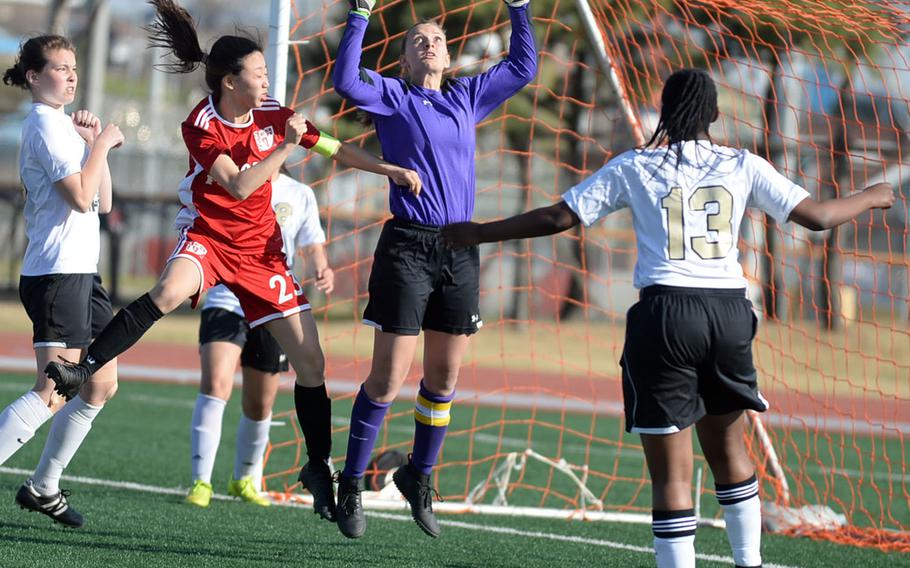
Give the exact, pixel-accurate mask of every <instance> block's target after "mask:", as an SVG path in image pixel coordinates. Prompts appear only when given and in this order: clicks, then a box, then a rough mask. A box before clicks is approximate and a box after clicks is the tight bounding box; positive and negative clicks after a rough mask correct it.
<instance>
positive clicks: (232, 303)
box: [186, 174, 335, 507]
mask: <svg viewBox="0 0 910 568" xmlns="http://www.w3.org/2000/svg"><path fill="white" fill-rule="evenodd" d="M272 208H273V209H274V211H275V216H276V217H277V219H278V224H279V225H280V226H281V235H282V238H283V240H284V254H285V257H286V258H287V264H288V268H291V267H292V266H293V264H294V257H295V253H296V252H297V251H299V253H300V256H301V257H302V258H303V260H304V262H305V263H306V264H305V265H304V268H305V269H306V268H307V267H308V266H307V265H309V266H311V267H312V272H313V273H314V275H315V284H316V288H317V289H318V290H320V291H322V292H324V293H326V294H329V293H331V292H332V289H333V288H334V282H335V277H334V272H333V271H332V269H331V267H329V265H328V260H327V259H326V254H325V247H324V243H325V232H324V231H323V229H322V225H320V223H319V206H318V204H317V203H316V196H315V195H314V194H313V190H312V189H311V188H310V187H309V186H308V185H306V184H304V183H301V182H298V181H296V180H294V179H293V178H291V177H290V176H288V175H285V174H281V175H279V176H278V178H276V179H275V180H274V181H272ZM199 345H200V347H199V355H200V359H201V362H202V381H201V383H200V385H199V396H198V397H197V398H196V407H195V409H194V411H193V421H192V424H191V427H190V459H191V469H192V481H193V485H192V488H191V489H190V492H189V494H188V495H187V497H186V502H187V503H190V504H191V505H196V506H198V507H208V505H209V503H210V501H211V498H212V469H213V468H214V465H215V454H216V452H217V451H218V445H219V444H220V442H221V422H222V417H223V415H224V408H225V405H226V404H227V401H228V400H229V399H230V397H231V391H232V389H233V386H234V372H235V370H236V368H237V362H238V361H239V362H240V364H241V367H242V370H243V391H242V396H243V399H242V404H241V408H242V415H241V417H240V424H239V425H238V427H237V445H236V454H235V458H234V475H233V478H232V479H231V481H230V482H229V483H228V493H229V494H230V495H233V496H235V497H239V498H240V499H242V500H243V501H246V502H249V503H254V504H256V505H262V506H268V505H269V504H270V503H271V502H270V501H269V500H268V499H267V498H266V497H264V496H263V495H261V494H260V492H259V488H260V487H261V481H262V459H263V454H264V452H265V448H266V445H267V444H268V440H269V426H270V425H271V421H272V406H273V404H274V402H275V396H276V394H277V392H278V381H279V374H280V373H281V372H282V371H287V370H288V361H287V357H286V356H285V354H284V351H282V350H281V346H279V345H278V342H277V341H275V339H274V338H273V337H272V336H271V335H270V334H269V332H268V331H267V330H266V329H265V327H263V326H259V327H256V328H253V329H250V325H249V323H248V322H247V320H246V319H245V317H244V314H243V310H242V309H241V307H240V300H238V299H237V296H235V295H234V294H233V293H232V292H231V291H230V290H228V289H227V287H225V286H224V285H218V286H215V287H214V288H212V289H211V290H209V292H208V295H207V296H206V299H205V303H204V304H203V306H202V314H201V319H200V325H199Z"/></svg>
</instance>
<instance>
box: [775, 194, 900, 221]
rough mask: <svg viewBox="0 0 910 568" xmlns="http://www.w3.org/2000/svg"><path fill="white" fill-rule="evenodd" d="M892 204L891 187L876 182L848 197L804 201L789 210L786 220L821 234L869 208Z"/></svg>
mask: <svg viewBox="0 0 910 568" xmlns="http://www.w3.org/2000/svg"><path fill="white" fill-rule="evenodd" d="M893 204H894V189H893V188H892V187H891V184H889V183H877V184H875V185H870V186H869V187H867V188H865V189H864V190H863V191H862V192H860V193H857V194H855V195H851V196H849V197H842V198H839V199H828V200H825V201H817V200H815V199H812V198H811V197H809V198H806V199H804V200H802V201H801V202H800V203H799V205H797V206H796V207H794V208H793V211H791V212H790V217H789V218H788V220H789V221H793V222H794V223H797V224H799V225H802V226H803V227H806V228H807V229H810V230H812V231H823V230H825V229H830V228H832V227H836V226H838V225H841V224H843V223H846V222H847V221H849V220H851V219H853V218H854V217H856V216H857V215H859V214H861V213H863V212H865V211H868V210H869V209H888V208H889V207H891V206H892V205H893Z"/></svg>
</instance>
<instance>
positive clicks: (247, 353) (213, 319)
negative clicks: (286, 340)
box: [199, 308, 290, 373]
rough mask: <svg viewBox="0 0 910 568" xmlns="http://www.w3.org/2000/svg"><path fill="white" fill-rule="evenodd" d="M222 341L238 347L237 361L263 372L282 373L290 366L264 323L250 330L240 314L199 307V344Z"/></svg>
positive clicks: (220, 309)
mask: <svg viewBox="0 0 910 568" xmlns="http://www.w3.org/2000/svg"><path fill="white" fill-rule="evenodd" d="M213 341H226V342H228V343H233V344H234V345H237V346H238V347H241V348H242V351H241V352H240V364H241V365H242V366H244V367H250V368H253V369H256V370H257V371H262V372H263V373H283V372H287V370H288V369H289V368H290V367H289V366H288V358H287V355H285V354H284V351H283V350H282V349H281V346H280V345H278V342H277V341H275V338H274V337H272V334H270V333H269V332H268V331H267V330H266V329H265V327H264V326H259V327H256V328H254V329H252V330H250V324H249V323H247V321H246V319H244V318H243V317H241V316H240V315H238V314H236V313H234V312H232V311H229V310H225V309H222V308H209V309H207V310H202V315H201V316H200V318H199V345H205V344H206V343H212V342H213Z"/></svg>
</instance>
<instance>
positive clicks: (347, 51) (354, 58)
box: [332, 0, 404, 116]
mask: <svg viewBox="0 0 910 568" xmlns="http://www.w3.org/2000/svg"><path fill="white" fill-rule="evenodd" d="M351 4H352V8H354V9H352V10H351V11H350V12H349V13H348V22H347V25H346V26H345V28H344V35H343V36H342V37H341V43H340V44H339V45H338V53H337V54H336V56H335V69H334V71H333V72H332V81H333V82H334V83H335V92H337V93H338V94H339V95H341V96H342V97H344V98H345V99H347V100H348V101H350V102H351V103H352V104H354V105H357V106H358V107H360V109H362V110H364V111H366V112H369V113H372V114H378V115H382V116H388V115H390V114H392V113H393V112H394V111H395V109H397V108H398V104H399V102H400V101H401V98H402V96H403V95H404V90H403V89H402V86H401V82H400V81H399V80H397V79H386V78H384V77H383V76H382V75H380V74H379V73H376V72H375V71H370V70H368V69H364V68H362V67H361V66H360V56H361V54H362V53H363V36H364V34H365V33H366V29H367V25H368V23H369V16H370V12H369V10H370V9H372V5H373V2H372V1H370V2H366V1H364V0H361V2H357V1H356V0H355V1H352V2H351ZM355 5H356V6H355Z"/></svg>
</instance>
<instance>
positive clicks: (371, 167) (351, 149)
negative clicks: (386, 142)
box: [332, 142, 421, 195]
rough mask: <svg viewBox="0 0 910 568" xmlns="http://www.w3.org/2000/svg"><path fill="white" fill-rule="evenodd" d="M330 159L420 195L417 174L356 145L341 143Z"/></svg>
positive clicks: (419, 183)
mask: <svg viewBox="0 0 910 568" xmlns="http://www.w3.org/2000/svg"><path fill="white" fill-rule="evenodd" d="M332 158H333V159H334V160H335V161H336V162H338V163H339V164H342V165H344V166H348V167H350V168H357V169H358V170H363V171H365V172H372V173H374V174H379V175H383V176H387V177H388V178H389V179H391V180H392V181H393V182H395V183H396V184H397V185H400V186H402V187H406V188H408V190H409V191H410V192H411V193H413V194H414V195H420V188H421V182H420V176H418V175H417V172H415V171H414V170H409V169H407V168H402V167H400V166H396V165H394V164H390V163H388V162H386V161H385V160H383V159H382V158H377V157H376V156H374V155H373V154H371V153H369V152H367V151H366V150H364V149H363V148H361V147H360V146H358V145H356V144H350V143H348V142H343V143H342V144H341V146H340V147H339V148H338V152H336V153H335V155H334V156H332Z"/></svg>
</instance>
